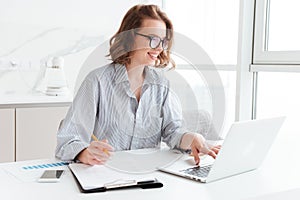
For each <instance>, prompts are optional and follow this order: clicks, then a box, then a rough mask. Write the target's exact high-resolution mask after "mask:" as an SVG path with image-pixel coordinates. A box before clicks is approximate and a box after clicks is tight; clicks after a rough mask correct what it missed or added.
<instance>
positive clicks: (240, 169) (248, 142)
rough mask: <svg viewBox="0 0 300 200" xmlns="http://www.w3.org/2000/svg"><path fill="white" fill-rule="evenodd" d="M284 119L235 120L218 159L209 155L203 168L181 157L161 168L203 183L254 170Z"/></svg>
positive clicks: (202, 163)
mask: <svg viewBox="0 0 300 200" xmlns="http://www.w3.org/2000/svg"><path fill="white" fill-rule="evenodd" d="M284 119H285V117H276V118H269V119H259V120H251V121H242V122H235V123H233V124H232V126H231V128H230V129H229V132H228V134H227V136H226V138H225V140H224V142H223V145H222V148H221V150H220V151H219V154H218V156H217V158H216V160H214V159H210V158H209V157H208V156H206V158H205V160H204V162H203V160H201V161H200V167H199V166H193V167H191V165H188V164H186V163H183V162H182V160H181V161H177V162H176V163H174V164H172V165H170V166H167V167H161V168H159V170H160V171H163V172H167V173H171V174H174V175H178V176H182V177H185V178H189V179H193V180H196V181H200V182H203V183H205V182H211V181H215V180H219V179H222V178H225V177H230V176H233V175H237V174H241V173H244V172H248V171H251V170H254V169H256V168H257V167H258V166H259V165H260V164H261V163H262V161H263V160H264V158H265V156H266V154H267V152H268V150H269V149H270V147H271V145H272V143H273V141H274V140H275V137H276V135H277V133H278V131H279V129H280V127H281V126H282V123H283V121H284ZM207 160H208V161H207Z"/></svg>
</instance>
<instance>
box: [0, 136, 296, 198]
mask: <svg viewBox="0 0 300 200" xmlns="http://www.w3.org/2000/svg"><path fill="white" fill-rule="evenodd" d="M288 140H289V139H288V138H287V139H281V140H277V141H276V144H275V145H273V148H272V149H271V152H270V153H269V155H268V157H267V159H266V160H265V162H264V163H263V165H262V167H261V168H259V169H258V170H255V171H252V172H248V173H244V174H241V175H238V176H234V177H231V178H227V179H223V180H220V181H216V182H212V183H208V184H202V183H198V182H195V181H192V180H188V179H184V178H181V177H177V176H173V175H169V174H166V173H163V172H154V173H152V174H151V176H153V177H156V178H158V180H160V181H161V182H162V183H163V184H164V187H162V188H158V189H148V190H143V189H125V190H115V191H108V192H104V193H93V194H83V193H80V191H79V189H78V187H77V185H76V183H75V180H74V178H73V176H72V175H71V173H70V171H67V173H66V174H65V175H64V176H63V178H62V180H61V182H59V183H37V182H35V181H31V182H30V181H29V182H28V181H25V182H23V181H20V180H18V179H17V178H15V177H13V176H11V175H9V174H7V173H5V172H4V171H3V168H7V167H16V166H20V165H27V164H31V163H33V162H34V161H25V162H17V163H4V164H1V165H0V169H1V170H0V188H1V189H0V190H1V193H0V197H1V199H30V200H34V199H39V200H48V199H49V200H55V199H72V200H75V199H81V200H82V199H97V200H99V199H111V200H113V199H128V200H134V199H137V200H141V199H149V200H153V199H187V198H192V199H195V198H197V199H207V200H221V199H222V200H227V199H228V200H237V199H247V198H250V197H255V196H259V195H263V194H269V193H274V192H281V191H286V190H291V189H294V188H300V172H299V169H300V162H296V160H297V157H296V155H297V154H298V153H299V152H295V151H292V152H290V150H293V149H291V148H295V149H294V150H296V149H297V146H293V145H290V144H293V142H294V141H293V140H291V141H288ZM283 144H285V145H286V146H287V148H285V150H286V151H282V149H280V147H282V145H283ZM288 147H291V148H290V149H288ZM287 153H290V156H288V157H287V159H285V160H283V158H284V157H283V156H284V155H287ZM49 162H53V160H49ZM293 162H294V164H291V163H293ZM283 169H286V170H285V171H283ZM296 193H297V192H296ZM299 193H300V191H299V192H298V194H299ZM295 199H296V197H295Z"/></svg>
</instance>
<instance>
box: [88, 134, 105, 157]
mask: <svg viewBox="0 0 300 200" xmlns="http://www.w3.org/2000/svg"><path fill="white" fill-rule="evenodd" d="M92 139H93V140H94V141H99V140H98V138H97V137H96V136H95V135H94V134H92ZM103 152H104V153H106V154H107V155H108V156H109V152H108V150H107V149H103Z"/></svg>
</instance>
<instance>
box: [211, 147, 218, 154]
mask: <svg viewBox="0 0 300 200" xmlns="http://www.w3.org/2000/svg"><path fill="white" fill-rule="evenodd" d="M211 150H212V151H213V152H215V154H218V153H219V151H220V149H219V148H216V147H213V148H212V149H211Z"/></svg>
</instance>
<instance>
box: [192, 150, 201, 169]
mask: <svg viewBox="0 0 300 200" xmlns="http://www.w3.org/2000/svg"><path fill="white" fill-rule="evenodd" d="M191 150H192V154H193V156H194V160H195V163H196V165H199V163H200V158H199V155H198V153H199V151H198V150H197V148H196V147H192V148H191Z"/></svg>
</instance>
